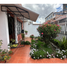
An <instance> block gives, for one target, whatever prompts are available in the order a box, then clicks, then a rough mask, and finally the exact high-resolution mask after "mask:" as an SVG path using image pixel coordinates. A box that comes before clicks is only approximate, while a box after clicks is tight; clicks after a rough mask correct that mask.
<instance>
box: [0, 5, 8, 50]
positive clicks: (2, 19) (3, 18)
mask: <svg viewBox="0 0 67 67" xmlns="http://www.w3.org/2000/svg"><path fill="white" fill-rule="evenodd" d="M0 40H3V44H2V46H1V47H2V49H8V44H9V33H8V20H7V15H6V13H5V12H2V11H1V5H0Z"/></svg>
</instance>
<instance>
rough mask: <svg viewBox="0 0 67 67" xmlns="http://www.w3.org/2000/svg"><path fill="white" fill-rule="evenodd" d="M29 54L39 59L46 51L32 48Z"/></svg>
mask: <svg viewBox="0 0 67 67" xmlns="http://www.w3.org/2000/svg"><path fill="white" fill-rule="evenodd" d="M30 55H31V57H32V58H33V59H41V58H44V57H45V56H46V52H44V51H43V50H34V51H33V52H31V53H30Z"/></svg>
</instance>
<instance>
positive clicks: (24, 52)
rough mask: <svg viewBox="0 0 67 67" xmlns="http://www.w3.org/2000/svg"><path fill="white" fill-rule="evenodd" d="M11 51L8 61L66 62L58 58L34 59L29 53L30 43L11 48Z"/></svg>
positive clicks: (66, 60)
mask: <svg viewBox="0 0 67 67" xmlns="http://www.w3.org/2000/svg"><path fill="white" fill-rule="evenodd" d="M26 40H28V41H30V42H31V39H30V38H26ZM19 46H21V45H19ZM12 51H14V54H13V55H12V56H11V59H10V61H9V62H8V63H67V59H64V60H61V59H59V58H51V59H46V58H44V59H39V60H34V59H32V58H31V57H30V55H29V52H30V45H25V46H24V47H20V48H16V49H12Z"/></svg>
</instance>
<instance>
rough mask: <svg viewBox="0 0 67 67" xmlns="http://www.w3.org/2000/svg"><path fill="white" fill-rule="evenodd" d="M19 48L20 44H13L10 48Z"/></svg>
mask: <svg viewBox="0 0 67 67" xmlns="http://www.w3.org/2000/svg"><path fill="white" fill-rule="evenodd" d="M17 46H18V44H12V45H11V46H10V47H11V48H16V47H17Z"/></svg>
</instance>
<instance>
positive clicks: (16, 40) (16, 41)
mask: <svg viewBox="0 0 67 67" xmlns="http://www.w3.org/2000/svg"><path fill="white" fill-rule="evenodd" d="M14 19H15V43H18V37H17V18H16V16H14Z"/></svg>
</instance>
